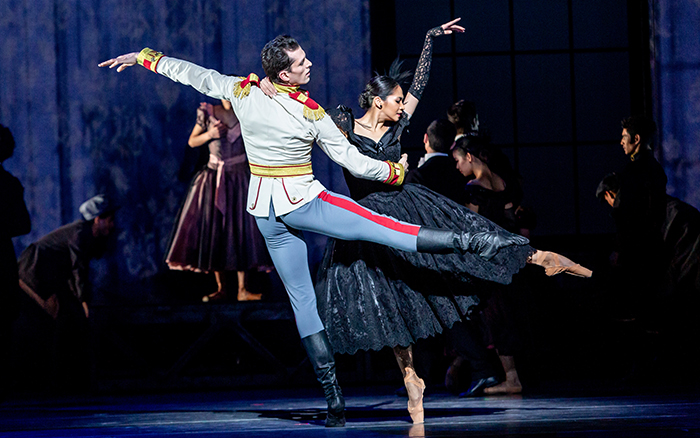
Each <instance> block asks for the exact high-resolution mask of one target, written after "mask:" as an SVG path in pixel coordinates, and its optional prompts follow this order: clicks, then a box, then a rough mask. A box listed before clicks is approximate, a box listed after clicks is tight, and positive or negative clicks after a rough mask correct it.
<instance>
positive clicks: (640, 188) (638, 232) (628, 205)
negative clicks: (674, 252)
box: [613, 149, 667, 264]
mask: <svg viewBox="0 0 700 438" xmlns="http://www.w3.org/2000/svg"><path fill="white" fill-rule="evenodd" d="M666 182H667V178H666V173H665V172H664V170H663V167H661V164H659V162H658V161H656V159H655V158H654V156H653V155H652V153H651V151H650V150H648V149H643V150H640V151H639V152H638V153H637V154H636V155H635V157H634V159H633V160H631V161H630V162H629V163H628V164H627V166H626V167H625V169H624V170H623V171H622V172H621V173H620V189H619V191H618V193H617V196H616V197H615V203H614V204H613V217H614V218H615V223H616V225H617V232H618V239H619V241H618V244H619V251H620V257H621V258H623V259H622V260H621V263H626V261H625V260H624V258H629V259H630V261H629V263H632V264H633V263H635V262H637V261H639V259H640V258H641V257H643V256H646V255H647V254H649V252H650V251H655V250H658V249H659V248H660V247H661V239H662V236H661V231H660V230H661V227H662V224H663V223H664V218H665V215H666ZM642 254H643V256H642Z"/></svg>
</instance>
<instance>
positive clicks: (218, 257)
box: [166, 162, 272, 272]
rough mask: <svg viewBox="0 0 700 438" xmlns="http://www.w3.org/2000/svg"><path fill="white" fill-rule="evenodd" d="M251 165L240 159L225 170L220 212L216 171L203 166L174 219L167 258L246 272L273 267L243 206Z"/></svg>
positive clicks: (199, 268) (200, 267)
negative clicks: (222, 209) (223, 197)
mask: <svg viewBox="0 0 700 438" xmlns="http://www.w3.org/2000/svg"><path fill="white" fill-rule="evenodd" d="M249 180H250V170H249V169H248V163H247V162H244V163H240V164H237V165H235V166H233V168H231V169H230V170H227V171H226V172H224V175H223V182H222V188H221V189H220V190H222V192H221V193H220V194H219V196H222V195H224V196H226V203H225V209H224V212H222V211H220V210H219V209H218V208H217V207H216V205H215V204H214V202H215V194H216V170H213V169H210V168H208V167H205V168H204V169H202V170H201V171H199V172H198V173H197V174H196V175H195V177H194V179H193V180H192V184H191V185H190V189H189V192H188V193H187V197H186V198H185V202H183V204H182V207H181V209H180V213H179V214H178V218H177V221H176V222H175V229H174V230H173V234H172V237H171V241H170V247H169V249H168V253H167V254H168V255H167V257H166V263H167V264H168V266H169V267H170V268H171V269H181V270H189V271H196V272H212V271H219V272H222V271H245V270H247V269H250V268H254V267H263V266H264V267H269V266H272V262H271V260H270V256H269V254H268V252H267V248H266V247H265V240H264V239H263V237H262V235H261V234H260V231H259V230H258V226H257V225H256V223H255V218H254V217H253V216H252V215H251V214H249V213H248V212H247V211H246V197H247V195H248V183H249Z"/></svg>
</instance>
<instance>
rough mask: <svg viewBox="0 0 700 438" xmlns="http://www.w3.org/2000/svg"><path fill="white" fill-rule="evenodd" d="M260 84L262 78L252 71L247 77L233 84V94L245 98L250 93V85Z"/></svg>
mask: <svg viewBox="0 0 700 438" xmlns="http://www.w3.org/2000/svg"><path fill="white" fill-rule="evenodd" d="M251 85H255V86H256V87H259V86H260V78H259V77H258V75H256V74H255V73H251V74H249V75H248V77H247V78H245V79H241V80H240V81H239V82H236V84H235V85H234V86H233V95H234V96H235V97H237V98H239V99H243V98H244V97H247V96H248V95H249V94H250V86H251Z"/></svg>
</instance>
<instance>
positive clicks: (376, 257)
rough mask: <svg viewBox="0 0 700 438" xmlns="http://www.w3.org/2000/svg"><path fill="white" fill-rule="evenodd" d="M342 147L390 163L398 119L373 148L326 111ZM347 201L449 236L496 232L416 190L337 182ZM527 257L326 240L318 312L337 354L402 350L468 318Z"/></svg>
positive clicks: (348, 120) (514, 252)
mask: <svg viewBox="0 0 700 438" xmlns="http://www.w3.org/2000/svg"><path fill="white" fill-rule="evenodd" d="M329 113H330V115H331V116H332V117H333V119H334V121H335V122H336V124H337V125H338V126H339V128H340V129H341V130H342V131H343V132H344V133H345V134H346V135H347V137H348V140H350V142H351V143H352V144H353V145H355V146H356V147H357V148H358V149H359V150H360V151H361V152H362V153H363V154H365V155H368V156H370V157H372V158H376V159H379V160H391V161H398V160H399V158H400V154H401V145H400V143H399V136H400V135H401V132H402V131H403V129H404V128H405V127H406V126H407V125H408V119H407V118H405V117H404V118H402V119H401V120H400V121H399V122H398V123H396V124H395V125H394V126H392V127H391V128H390V129H389V130H388V131H387V132H386V133H385V134H384V136H383V137H382V138H381V139H380V141H379V142H378V143H375V142H374V141H373V140H371V139H369V138H366V137H362V136H359V135H356V134H355V133H354V132H353V129H352V128H353V125H354V119H353V116H352V113H351V112H350V111H349V110H348V109H347V108H344V107H339V108H338V109H335V110H331V111H329ZM345 178H346V181H347V183H348V187H349V188H350V195H351V197H352V198H353V199H355V200H357V201H358V202H359V203H360V204H361V205H363V206H365V207H367V208H370V209H372V210H374V211H376V212H378V213H381V214H384V215H388V216H392V217H394V218H396V219H399V220H402V221H407V222H411V223H415V224H419V225H424V226H428V227H435V228H447V229H453V230H455V231H458V230H462V231H485V230H494V229H496V228H498V227H497V225H495V224H493V223H492V222H490V221H488V220H487V219H485V218H483V217H481V216H479V215H478V214H475V213H473V212H472V211H471V210H469V209H468V208H466V207H464V206H461V205H459V204H456V203H455V202H452V201H451V200H449V199H447V198H445V197H443V196H441V195H439V194H437V193H435V192H433V191H431V190H430V189H428V188H426V187H424V186H421V185H417V184H406V185H405V186H403V187H398V188H396V187H392V186H387V185H384V184H381V183H377V182H372V181H366V180H359V179H356V178H354V177H352V176H351V175H349V174H348V173H346V174H345ZM533 252H534V250H533V249H532V248H531V247H530V246H527V245H526V246H511V247H507V248H504V249H502V250H501V251H499V253H498V254H497V255H496V256H495V257H494V258H493V259H491V260H485V259H483V258H481V257H479V256H477V255H474V254H466V255H464V256H460V255H456V254H449V255H434V254H424V253H409V252H405V251H400V250H396V249H392V248H389V247H386V246H382V245H378V244H374V243H368V242H359V241H343V240H335V239H330V240H329V242H328V245H327V247H326V251H325V254H324V258H323V262H322V264H321V268H320V269H319V274H318V278H317V283H316V296H317V299H318V310H319V314H320V315H321V319H322V321H323V323H324V325H325V327H326V331H327V333H328V337H329V339H330V342H331V345H332V346H333V349H334V350H335V351H336V352H337V353H355V352H356V351H357V350H379V349H381V348H383V347H385V346H389V347H394V346H396V345H401V346H404V347H405V346H408V345H410V344H412V343H414V342H415V341H416V340H417V339H420V338H426V337H428V336H433V335H436V334H439V333H441V332H442V331H443V330H444V329H445V328H449V327H451V326H452V325H453V324H454V323H455V322H456V321H459V320H460V319H462V318H468V317H469V316H470V315H471V313H472V312H474V310H475V308H476V306H477V305H478V304H479V294H481V293H486V292H488V290H489V288H490V287H491V286H493V283H492V282H498V283H502V284H507V283H509V282H510V281H511V277H512V275H513V274H514V273H516V272H518V271H519V270H520V269H521V268H522V267H523V266H524V265H525V261H526V259H527V257H528V256H529V255H530V254H531V253H533Z"/></svg>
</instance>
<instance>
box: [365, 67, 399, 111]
mask: <svg viewBox="0 0 700 438" xmlns="http://www.w3.org/2000/svg"><path fill="white" fill-rule="evenodd" d="M402 65H403V61H399V59H398V58H397V59H395V60H394V62H392V63H391V67H389V73H387V74H383V75H380V74H376V76H374V77H373V78H372V79H370V81H369V82H368V83H367V85H365V89H364V90H363V91H362V93H360V97H359V98H358V103H359V104H360V108H362V109H369V108H370V107H371V106H372V100H374V98H375V97H379V98H380V99H382V100H386V98H387V96H389V95H390V94H391V93H392V92H393V91H394V88H396V87H397V86H398V85H401V83H403V82H404V81H405V80H406V79H408V78H409V77H411V72H410V71H408V70H407V71H401V66H402Z"/></svg>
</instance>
